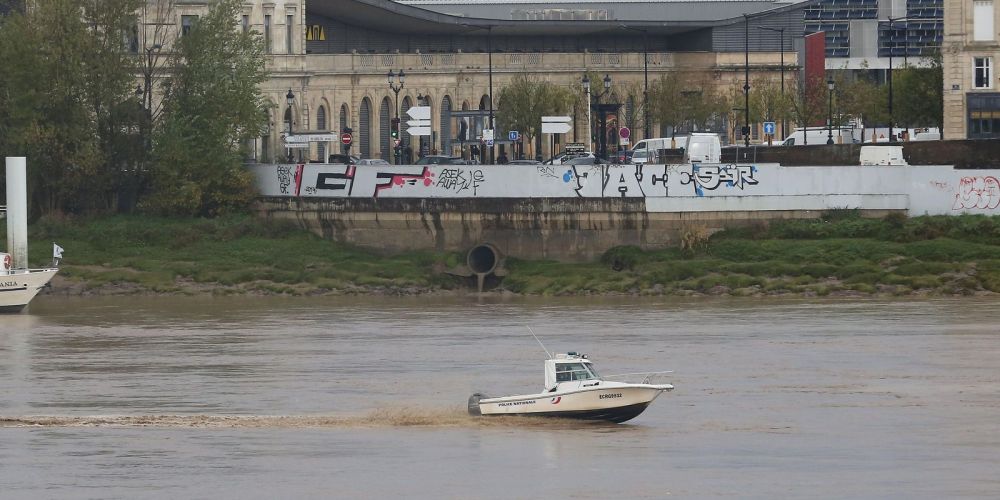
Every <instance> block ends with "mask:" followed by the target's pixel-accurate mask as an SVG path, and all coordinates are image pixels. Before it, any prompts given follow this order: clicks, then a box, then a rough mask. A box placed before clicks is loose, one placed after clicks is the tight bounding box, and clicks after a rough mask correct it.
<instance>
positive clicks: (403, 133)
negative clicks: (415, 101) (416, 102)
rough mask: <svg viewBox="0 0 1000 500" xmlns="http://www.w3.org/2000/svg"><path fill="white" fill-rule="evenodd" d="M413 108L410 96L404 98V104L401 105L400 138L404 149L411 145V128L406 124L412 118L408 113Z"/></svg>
mask: <svg viewBox="0 0 1000 500" xmlns="http://www.w3.org/2000/svg"><path fill="white" fill-rule="evenodd" d="M411 106H412V104H411V103H410V96H406V97H404V98H403V103H402V104H400V105H399V138H400V139H401V140H402V141H403V147H404V148H405V147H407V146H409V145H410V134H409V133H407V131H408V130H409V129H410V126H409V125H407V123H406V122H407V121H409V119H410V117H409V115H407V114H406V112H407V111H409V110H410V107H411Z"/></svg>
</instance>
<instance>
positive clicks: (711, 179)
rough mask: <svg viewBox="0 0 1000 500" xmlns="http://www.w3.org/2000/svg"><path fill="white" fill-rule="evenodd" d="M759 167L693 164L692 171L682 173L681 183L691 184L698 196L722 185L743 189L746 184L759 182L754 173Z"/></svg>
mask: <svg viewBox="0 0 1000 500" xmlns="http://www.w3.org/2000/svg"><path fill="white" fill-rule="evenodd" d="M755 173H757V167H755V166H752V165H714V166H710V167H702V166H700V165H698V164H694V165H692V166H691V173H690V174H688V173H686V172H685V173H682V174H681V184H685V185H686V184H691V185H692V186H693V187H694V192H695V194H696V195H698V196H705V190H706V189H707V190H709V191H714V190H716V189H718V188H719V186H722V185H723V183H725V185H726V186H727V187H735V188H738V189H741V190H742V189H743V188H744V187H746V186H753V185H756V184H757V179H755V178H754V174H755Z"/></svg>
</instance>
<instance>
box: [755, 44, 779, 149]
mask: <svg viewBox="0 0 1000 500" xmlns="http://www.w3.org/2000/svg"><path fill="white" fill-rule="evenodd" d="M757 28H759V29H762V30H766V31H774V32H777V33H778V45H780V46H781V48H780V50H781V52H780V54H781V68H780V71H781V99H782V101H784V99H785V28H770V27H767V26H757ZM782 106H784V103H782ZM781 139H782V140H784V139H785V114H784V111H782V114H781Z"/></svg>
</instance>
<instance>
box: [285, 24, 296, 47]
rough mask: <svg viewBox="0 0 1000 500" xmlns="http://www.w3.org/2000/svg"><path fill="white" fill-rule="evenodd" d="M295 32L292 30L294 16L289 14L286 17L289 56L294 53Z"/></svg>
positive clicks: (286, 43)
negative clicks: (293, 34)
mask: <svg viewBox="0 0 1000 500" xmlns="http://www.w3.org/2000/svg"><path fill="white" fill-rule="evenodd" d="M294 31H295V30H293V29H292V16H291V15H290V14H289V15H287V16H285V48H286V49H287V52H288V53H289V54H291V53H292V33H293V32H294Z"/></svg>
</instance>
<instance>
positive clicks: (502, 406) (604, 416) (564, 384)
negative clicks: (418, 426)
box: [469, 352, 674, 423]
mask: <svg viewBox="0 0 1000 500" xmlns="http://www.w3.org/2000/svg"><path fill="white" fill-rule="evenodd" d="M665 373H671V372H650V373H629V374H624V375H613V376H606V377H601V376H599V375H598V374H597V371H596V370H595V369H594V365H593V363H591V362H590V360H589V359H587V356H586V355H584V354H578V353H575V352H568V353H565V354H562V353H560V354H556V355H555V356H554V357H550V358H549V359H546V360H545V390H544V392H541V393H539V394H527V395H522V396H505V397H499V398H491V397H488V396H485V395H483V394H481V393H475V394H473V395H472V396H471V397H470V398H469V414H470V415H477V416H478V415H524V416H540V417H561V418H576V419H584V420H605V421H609V422H615V423H622V422H625V421H628V420H631V419H633V418H635V417H637V416H638V415H639V414H640V413H642V412H643V411H644V410H645V409H646V407H648V406H649V404H650V403H652V402H653V400H654V399H656V398H657V396H659V395H660V394H662V393H664V392H666V391H670V390H673V388H674V386H673V385H671V384H653V383H652V381H653V379H654V378H655V377H657V376H659V375H662V374H665ZM628 380H639V381H640V382H638V383H630V382H629V381H628Z"/></svg>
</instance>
